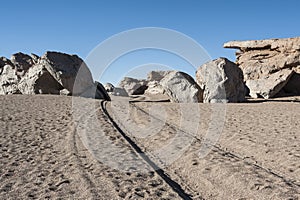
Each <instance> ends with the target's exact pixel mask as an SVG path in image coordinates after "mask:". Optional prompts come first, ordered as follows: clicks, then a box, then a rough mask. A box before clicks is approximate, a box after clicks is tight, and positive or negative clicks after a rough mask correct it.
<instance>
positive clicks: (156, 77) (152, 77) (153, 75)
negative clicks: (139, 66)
mask: <svg viewBox="0 0 300 200" xmlns="http://www.w3.org/2000/svg"><path fill="white" fill-rule="evenodd" d="M170 72H171V71H150V72H149V73H148V74H147V81H149V82H151V81H157V82H159V81H160V80H161V79H163V78H164V77H165V76H166V75H167V74H168V73H170Z"/></svg>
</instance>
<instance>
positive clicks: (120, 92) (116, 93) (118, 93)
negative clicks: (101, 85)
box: [109, 87, 128, 97]
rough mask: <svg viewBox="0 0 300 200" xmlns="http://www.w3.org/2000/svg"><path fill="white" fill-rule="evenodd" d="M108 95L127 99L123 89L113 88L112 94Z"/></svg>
mask: <svg viewBox="0 0 300 200" xmlns="http://www.w3.org/2000/svg"><path fill="white" fill-rule="evenodd" d="M109 94H111V95H114V96H122V97H128V93H127V92H126V90H125V89H124V88H120V87H115V88H114V89H113V91H112V92H109Z"/></svg>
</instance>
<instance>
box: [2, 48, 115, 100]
mask: <svg viewBox="0 0 300 200" xmlns="http://www.w3.org/2000/svg"><path fill="white" fill-rule="evenodd" d="M0 94H4V95H5V94H62V95H74V96H85V97H91V98H98V99H106V100H109V96H108V95H107V93H106V91H105V89H104V87H103V86H102V85H101V84H100V83H97V82H94V81H93V78H92V74H91V72H90V70H89V69H88V67H87V66H86V64H85V63H84V61H83V60H82V59H81V58H79V57H78V56H76V55H68V54H64V53H59V52H46V53H45V54H44V55H43V56H41V57H39V56H37V55H34V54H32V55H31V56H29V55H26V54H23V53H16V54H13V55H12V56H11V60H9V59H7V58H4V57H1V58H0Z"/></svg>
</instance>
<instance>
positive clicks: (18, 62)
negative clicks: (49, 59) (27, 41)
mask: <svg viewBox="0 0 300 200" xmlns="http://www.w3.org/2000/svg"><path fill="white" fill-rule="evenodd" d="M10 60H11V62H12V63H13V64H14V66H15V70H16V74H17V75H18V76H19V77H22V76H24V74H25V73H26V72H27V71H28V69H29V68H30V67H31V66H32V65H33V64H34V61H33V59H32V57H30V56H29V55H27V54H24V53H21V52H19V53H16V54H13V55H12V56H11V58H10Z"/></svg>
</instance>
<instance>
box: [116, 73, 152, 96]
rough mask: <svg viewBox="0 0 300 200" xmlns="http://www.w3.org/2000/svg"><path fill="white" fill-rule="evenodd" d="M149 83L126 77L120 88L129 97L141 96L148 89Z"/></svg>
mask: <svg viewBox="0 0 300 200" xmlns="http://www.w3.org/2000/svg"><path fill="white" fill-rule="evenodd" d="M147 83H148V81H146V80H144V79H135V78H130V77H124V78H123V80H122V81H121V82H120V84H119V86H120V87H121V88H124V89H125V90H126V92H127V93H128V94H129V95H141V94H144V93H145V90H146V89H147V88H148V86H147Z"/></svg>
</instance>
